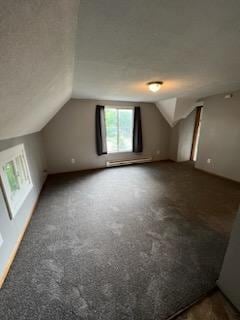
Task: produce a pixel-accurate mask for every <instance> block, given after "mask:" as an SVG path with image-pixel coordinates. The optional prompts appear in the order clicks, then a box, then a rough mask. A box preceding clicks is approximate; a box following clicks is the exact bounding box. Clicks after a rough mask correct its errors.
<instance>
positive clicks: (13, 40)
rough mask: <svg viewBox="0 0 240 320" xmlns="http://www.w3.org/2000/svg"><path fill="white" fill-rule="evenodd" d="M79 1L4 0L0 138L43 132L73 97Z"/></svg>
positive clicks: (0, 4)
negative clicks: (45, 126) (47, 124)
mask: <svg viewBox="0 0 240 320" xmlns="http://www.w3.org/2000/svg"><path fill="white" fill-rule="evenodd" d="M77 12H78V1H74V0H54V1H52V0H28V1H25V0H24V1H18V0H7V1H6V0H0V139H4V138H8V137H15V136H20V135H24V134H28V133H32V132H35V131H39V130H40V129H41V128H42V127H43V126H44V125H45V124H46V123H47V122H48V121H49V120H50V119H51V118H52V117H53V115H55V113H56V112H57V111H58V110H59V108H61V107H62V106H63V104H64V103H65V102H66V101H67V100H69V99H70V97H71V95H72V83H73V63H74V49H75V35H76V26H77Z"/></svg>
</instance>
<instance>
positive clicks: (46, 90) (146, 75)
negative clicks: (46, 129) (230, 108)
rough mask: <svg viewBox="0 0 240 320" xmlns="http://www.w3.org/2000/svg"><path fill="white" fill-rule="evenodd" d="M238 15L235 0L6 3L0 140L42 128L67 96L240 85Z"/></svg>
mask: <svg viewBox="0 0 240 320" xmlns="http://www.w3.org/2000/svg"><path fill="white" fill-rule="evenodd" d="M79 1H80V6H79ZM78 13H79V14H78ZM239 17H240V1H239V0H201V1H200V0H181V1H180V0H171V1H170V0H21V1H16V0H7V1H6V0H0V98H1V99H0V139H4V138H9V137H14V136H19V135H24V134H28V133H31V132H35V131H39V130H40V129H41V128H42V127H43V126H44V125H45V124H46V123H47V122H48V121H49V120H50V119H51V118H52V117H53V116H54V114H55V113H56V112H57V111H58V110H59V109H60V108H61V107H62V105H63V104H64V103H65V102H66V101H67V100H68V99H69V98H70V97H71V96H73V97H79V98H93V99H102V100H103V99H105V100H107V99H111V100H131V101H154V102H155V101H159V100H161V99H168V98H173V97H179V96H187V97H196V98H199V97H204V96H207V95H211V94H215V93H219V92H224V91H231V90H235V89H238V88H240V19H239ZM77 18H78V26H77V23H76V22H77ZM74 58H75V65H74ZM73 70H74V71H73ZM73 75H74V77H73ZM151 80H162V81H164V86H163V88H162V90H161V91H160V92H159V93H155V94H154V93H152V92H149V91H148V89H147V87H146V85H145V84H146V82H148V81H151ZM72 89H73V92H72Z"/></svg>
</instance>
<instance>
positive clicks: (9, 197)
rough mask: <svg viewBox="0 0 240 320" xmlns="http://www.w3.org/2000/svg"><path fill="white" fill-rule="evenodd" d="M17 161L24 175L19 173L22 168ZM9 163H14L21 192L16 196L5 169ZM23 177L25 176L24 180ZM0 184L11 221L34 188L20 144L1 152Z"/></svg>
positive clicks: (23, 149) (22, 146)
mask: <svg viewBox="0 0 240 320" xmlns="http://www.w3.org/2000/svg"><path fill="white" fill-rule="evenodd" d="M19 157H20V160H19ZM17 159H18V160H17ZM17 161H20V162H21V169H22V170H21V171H22V173H20V172H19V167H20V166H19V162H18V163H17ZM9 162H13V166H14V171H15V176H16V179H17V182H18V185H19V190H18V191H16V194H15V195H13V191H12V190H11V186H10V183H9V180H8V177H7V174H6V172H5V170H4V167H5V166H6V165H7V164H8V163H9ZM23 175H24V176H25V179H24V180H23ZM0 184H1V187H2V191H3V195H4V198H5V202H6V206H7V208H8V211H9V216H10V218H11V219H13V218H14V217H15V216H16V215H17V213H18V212H19V210H20V208H21V207H22V205H23V203H24V201H25V199H26V198H27V196H28V195H29V193H30V192H31V190H32V188H33V183H32V178H31V174H30V170H29V165H28V161H27V156H26V152H25V148H24V145H23V144H19V145H17V146H14V147H12V148H9V149H6V150H4V151H1V152H0Z"/></svg>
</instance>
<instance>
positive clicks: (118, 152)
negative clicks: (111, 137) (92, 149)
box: [105, 106, 134, 154]
mask: <svg viewBox="0 0 240 320" xmlns="http://www.w3.org/2000/svg"><path fill="white" fill-rule="evenodd" d="M105 108H106V109H127V110H132V112H133V119H132V121H133V123H132V125H133V126H134V107H133V106H105ZM117 114H118V118H119V113H117ZM133 126H132V127H133ZM118 130H119V120H118ZM118 138H119V132H118ZM118 145H119V141H118ZM124 153H133V150H132V149H129V150H124V151H111V152H108V153H107V154H124Z"/></svg>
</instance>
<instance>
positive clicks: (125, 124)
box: [119, 109, 133, 151]
mask: <svg viewBox="0 0 240 320" xmlns="http://www.w3.org/2000/svg"><path fill="white" fill-rule="evenodd" d="M132 139H133V111H132V110H129V109H119V151H132Z"/></svg>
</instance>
